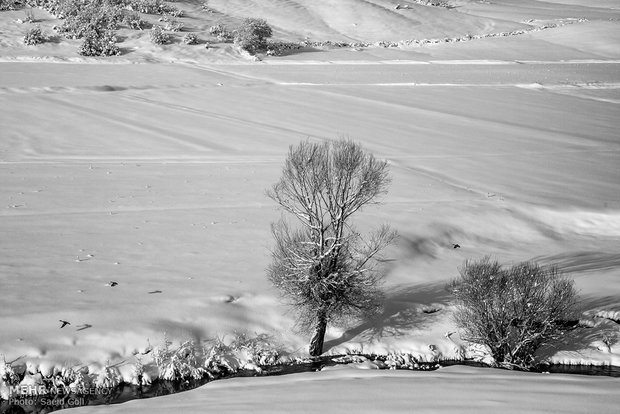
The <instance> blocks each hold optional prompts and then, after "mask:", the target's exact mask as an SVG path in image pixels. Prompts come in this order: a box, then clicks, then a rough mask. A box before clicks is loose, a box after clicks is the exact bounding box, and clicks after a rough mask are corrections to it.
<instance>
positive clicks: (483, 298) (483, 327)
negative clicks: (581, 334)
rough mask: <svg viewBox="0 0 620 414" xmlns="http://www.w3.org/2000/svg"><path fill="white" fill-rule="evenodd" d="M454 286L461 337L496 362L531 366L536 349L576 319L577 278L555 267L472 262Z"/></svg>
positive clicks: (561, 333) (457, 320)
mask: <svg viewBox="0 0 620 414" xmlns="http://www.w3.org/2000/svg"><path fill="white" fill-rule="evenodd" d="M450 288H451V290H452V292H453V294H454V296H455V298H456V300H457V309H456V312H455V313H454V320H455V322H456V324H457V325H458V326H459V328H460V329H461V330H462V336H463V338H464V339H466V340H468V341H470V342H474V343H477V344H481V345H484V346H486V347H487V348H488V350H489V351H490V353H491V356H492V357H493V359H494V360H495V363H496V364H497V365H498V366H504V367H508V368H514V367H516V368H522V369H528V368H531V367H532V366H533V365H534V355H535V353H536V350H538V349H539V348H540V347H541V346H543V345H545V344H548V343H550V342H553V341H554V340H557V339H559V338H560V337H561V336H562V335H563V333H564V332H565V331H566V330H567V329H569V326H568V324H567V321H570V320H573V319H574V312H575V306H576V302H577V293H576V290H575V288H574V284H573V281H572V280H570V279H567V278H566V277H564V276H562V275H561V274H560V273H558V271H557V269H556V268H555V267H540V266H538V265H537V264H535V263H529V262H524V263H519V264H517V265H514V266H511V267H509V268H504V267H502V266H501V265H500V264H499V263H497V262H496V261H491V260H490V259H489V258H485V259H482V260H480V261H468V262H466V263H465V265H464V266H463V267H462V268H461V269H460V278H458V279H456V280H455V281H453V282H452V283H451V285H450Z"/></svg>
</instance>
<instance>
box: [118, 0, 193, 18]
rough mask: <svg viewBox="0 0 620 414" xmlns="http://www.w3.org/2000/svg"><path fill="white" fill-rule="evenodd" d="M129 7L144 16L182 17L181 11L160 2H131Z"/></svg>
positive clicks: (144, 0)
mask: <svg viewBox="0 0 620 414" xmlns="http://www.w3.org/2000/svg"><path fill="white" fill-rule="evenodd" d="M129 7H130V8H131V9H132V10H135V11H138V12H140V13H145V14H169V15H171V16H174V17H181V16H183V11H182V10H179V9H177V8H176V7H174V6H171V5H169V4H166V3H164V2H163V1H161V0H131V1H130V2H129Z"/></svg>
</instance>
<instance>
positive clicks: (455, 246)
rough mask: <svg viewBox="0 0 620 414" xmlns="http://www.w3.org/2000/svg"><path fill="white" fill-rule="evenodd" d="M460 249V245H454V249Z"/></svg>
mask: <svg viewBox="0 0 620 414" xmlns="http://www.w3.org/2000/svg"><path fill="white" fill-rule="evenodd" d="M459 247H461V246H460V245H459V244H456V243H455V244H453V245H452V248H453V249H458V248H459Z"/></svg>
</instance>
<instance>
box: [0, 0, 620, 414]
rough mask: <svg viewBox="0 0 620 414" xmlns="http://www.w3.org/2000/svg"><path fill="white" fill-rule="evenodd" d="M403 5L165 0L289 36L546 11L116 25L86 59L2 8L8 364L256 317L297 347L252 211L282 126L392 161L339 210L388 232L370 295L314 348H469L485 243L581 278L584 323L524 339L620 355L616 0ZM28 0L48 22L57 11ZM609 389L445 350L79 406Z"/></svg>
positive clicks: (352, 23) (353, 401)
mask: <svg viewBox="0 0 620 414" xmlns="http://www.w3.org/2000/svg"><path fill="white" fill-rule="evenodd" d="M396 3H397V2H396V1H388V0H373V1H358V0H347V1H321V2H318V1H313V0H297V1H269V2H262V1H245V0H244V1H241V0H235V1H232V0H230V1H229V0H227V1H223V0H222V1H219V0H217V1H216V0H211V1H209V7H212V8H213V9H215V10H218V13H219V14H216V15H215V16H211V15H209V14H205V13H204V12H202V11H201V10H199V5H197V3H194V2H178V3H177V2H175V3H174V4H175V5H178V6H179V7H181V8H184V10H186V11H187V17H185V18H182V20H183V19H185V20H183V21H184V22H186V27H187V28H188V30H195V31H196V32H197V33H198V34H199V36H202V37H203V38H204V39H207V38H208V34H207V33H208V28H209V27H210V26H211V25H213V24H215V23H216V22H218V21H222V22H224V23H227V24H230V25H232V24H235V23H236V22H238V21H239V19H240V18H243V17H246V16H253V17H263V18H265V19H266V20H267V21H268V22H269V23H271V24H272V25H273V26H274V29H275V30H274V33H275V37H276V38H278V39H281V40H287V41H300V40H303V39H304V38H306V37H309V38H310V39H311V40H334V41H347V42H358V41H359V42H362V41H363V42H378V41H400V40H406V39H431V38H433V39H434V38H452V37H456V36H464V35H467V34H489V33H501V32H509V31H512V30H522V29H525V28H528V27H534V26H541V25H543V24H547V23H558V24H559V25H558V27H554V28H548V29H545V30H540V31H528V32H527V33H525V34H521V35H518V36H497V37H487V38H482V39H476V40H471V41H467V42H458V43H453V42H451V43H446V42H444V43H437V44H429V45H412V46H407V47H404V46H402V47H398V48H381V47H368V48H362V49H361V50H357V49H351V48H332V49H329V48H326V49H316V50H310V49H308V50H304V51H299V52H295V53H293V54H291V55H288V56H284V57H267V58H265V60H264V61H261V62H253V61H252V62H251V61H248V60H244V59H243V58H242V57H241V56H240V55H239V53H238V52H236V51H235V49H234V48H233V47H232V46H231V45H224V44H221V45H216V47H212V48H210V49H208V50H207V49H205V48H204V47H200V46H197V47H190V46H187V45H183V44H181V43H173V44H170V45H167V46H163V47H162V46H156V45H152V44H150V43H149V41H148V31H145V32H139V33H138V32H136V31H128V30H127V31H126V32H122V33H121V34H123V35H124V40H123V42H122V43H121V44H120V46H121V47H122V48H124V50H125V53H124V54H123V55H122V56H120V57H117V58H106V59H93V58H89V59H87V58H82V57H79V56H78V55H77V53H76V50H77V47H78V46H79V41H73V40H71V41H69V40H61V41H58V42H49V43H45V44H43V45H41V46H37V47H31V46H23V44H22V38H23V34H24V32H25V31H26V30H27V25H25V24H18V23H16V19H17V18H21V17H23V11H16V12H0V108H2V109H1V110H0V252H1V253H0V289H1V292H2V294H1V295H0V298H1V299H0V354H2V355H3V356H4V358H5V360H6V361H15V363H14V364H15V365H20V364H28V367H29V369H30V370H32V371H33V372H34V371H37V370H38V371H40V372H42V373H51V372H53V370H54V369H60V368H62V367H78V366H88V367H89V369H90V371H91V372H92V373H97V372H100V371H101V369H102V368H103V367H105V366H106V365H116V364H118V366H120V367H121V371H122V372H123V373H124V374H125V373H127V372H130V371H131V367H132V366H133V364H134V363H135V362H136V357H135V355H136V354H138V355H139V354H141V353H144V352H146V350H147V349H148V347H149V345H152V346H158V345H160V344H161V343H162V340H163V337H164V334H165V335H166V336H167V337H168V338H170V339H171V340H173V341H174V343H175V344H178V343H179V342H181V341H184V340H188V339H192V340H195V341H197V342H202V341H205V340H207V339H210V338H213V337H216V336H219V337H224V338H230V337H231V336H232V335H233V333H234V332H235V331H242V332H248V333H250V334H254V333H269V334H271V335H273V337H274V341H276V342H278V343H279V344H280V345H281V346H282V347H283V348H284V349H286V350H287V351H288V352H289V353H290V354H291V355H292V356H304V355H306V354H307V342H308V337H306V336H303V335H301V334H298V333H296V332H295V331H294V330H293V326H294V315H293V314H291V313H290V312H289V309H288V308H287V307H286V306H285V305H284V304H283V303H282V302H281V300H280V298H279V296H278V292H276V291H275V290H274V289H273V288H272V287H271V286H270V284H269V282H268V281H267V280H266V277H265V268H266V266H267V265H268V263H269V261H270V251H269V249H270V247H271V245H272V236H271V233H270V223H271V222H273V221H276V220H277V219H278V218H279V217H280V214H281V213H280V212H279V211H278V210H277V209H276V207H275V205H274V203H273V202H272V201H271V200H269V199H268V198H267V197H266V196H265V194H264V191H265V189H267V188H268V187H269V186H271V185H272V184H273V183H274V182H275V181H276V180H277V179H278V178H279V174H280V171H281V167H282V164H283V161H284V158H285V156H286V153H287V151H288V146H289V145H291V144H296V143H298V142H299V141H301V140H304V139H311V140H321V139H337V138H338V137H341V136H348V137H350V138H352V139H354V140H356V141H359V142H361V143H362V144H363V145H364V146H365V148H366V149H368V150H369V151H371V152H373V153H374V154H375V155H377V156H378V157H380V158H383V159H387V160H388V161H389V163H390V168H391V174H392V185H391V187H390V192H389V194H388V195H387V196H386V197H385V198H384V199H383V202H382V204H380V205H377V206H369V207H368V208H367V209H365V210H363V211H362V212H361V213H360V215H359V216H358V221H357V222H356V227H357V228H358V229H359V230H362V231H365V230H368V229H370V228H372V227H374V226H378V225H380V224H382V223H389V224H390V225H392V226H393V227H394V228H395V229H396V230H397V231H398V232H399V233H400V239H399V242H398V243H397V244H396V245H394V246H392V247H391V248H390V249H388V250H387V251H386V253H385V259H386V261H385V262H384V268H385V272H386V293H387V299H386V303H385V309H384V311H383V313H382V314H381V315H379V316H378V317H377V318H375V319H374V320H371V321H366V322H360V323H359V324H357V325H352V326H349V327H346V328H333V327H332V328H331V329H330V330H329V331H328V337H327V342H326V346H325V350H326V352H327V353H331V354H340V353H346V352H363V353H373V352H374V353H381V354H386V353H390V352H403V353H409V354H412V355H414V356H415V357H416V358H418V359H420V360H424V361H433V360H440V359H454V358H461V357H462V356H463V355H464V353H465V355H467V356H473V353H472V352H471V351H470V350H469V348H468V347H467V344H466V343H464V342H463V341H462V340H461V339H460V337H459V335H458V331H457V328H456V327H455V326H454V324H453V322H452V320H451V316H450V315H451V308H452V298H451V296H450V294H449V292H448V291H447V290H446V289H445V285H446V283H447V282H449V281H450V280H451V279H452V278H454V277H456V276H457V275H458V267H459V266H461V265H462V264H463V262H464V261H465V260H467V259H478V258H481V257H484V256H486V255H490V256H492V257H494V258H496V259H497V260H499V261H500V262H504V263H514V262H519V261H524V260H536V261H538V262H540V263H542V264H557V265H558V266H559V267H560V269H561V270H563V271H565V272H566V273H567V274H569V275H570V276H571V277H572V278H574V280H575V283H576V286H577V288H578V289H579V291H580V295H581V298H582V303H581V306H582V309H583V314H582V321H583V324H584V325H586V326H591V328H583V329H580V330H577V331H575V332H573V333H571V334H570V335H569V336H568V337H567V338H566V340H565V341H563V342H561V343H559V344H558V345H557V346H556V347H554V348H547V349H544V350H542V351H541V354H540V356H541V358H547V359H548V360H549V361H551V362H559V363H572V364H595V365H616V366H619V365H620V344H619V343H618V340H616V341H615V342H613V343H611V344H610V345H608V344H607V343H606V342H608V341H606V340H605V338H606V337H607V338H608V337H609V335H613V334H615V333H617V332H618V326H619V325H618V324H617V322H614V320H616V321H617V320H618V317H617V315H618V313H619V312H620V253H619V249H618V246H620V134H619V133H618V131H619V129H620V128H619V127H620V106H619V104H620V88H619V85H620V63H619V62H620V30H619V29H620V24H619V23H618V19H619V18H620V10H619V8H620V4H619V3H618V1H614V0H597V1H585V0H582V1H578V0H570V1H568V0H564V1H560V0H553V1H549V0H548V1H546V2H542V1H535V0H523V1H516V0H514V1H509V0H496V1H493V2H479V1H467V0H455V1H452V2H451V3H454V5H456V6H457V7H456V8H454V9H446V8H438V7H430V6H422V5H419V4H414V3H413V2H411V3H410V7H409V8H407V9H402V8H401V9H398V10H396V9H395V6H396ZM400 3H401V4H405V2H400ZM35 12H36V14H37V16H39V17H40V19H41V22H40V24H41V27H42V28H43V29H44V31H45V30H47V31H48V33H50V34H51V27H52V26H53V25H54V24H57V23H58V21H57V20H55V19H53V18H52V17H51V16H49V15H47V14H46V13H45V12H43V11H42V10H36V11H35ZM218 19H219V20H218ZM560 23H561V24H560ZM123 30H125V29H123ZM454 244H458V245H459V246H460V248H458V249H454V248H453V245H454ZM112 282H114V283H112ZM430 309H433V310H438V312H434V313H427V312H425V311H428V310H430ZM61 320H62V321H67V322H69V324H65V326H64V327H61V325H62V323H61V322H60V321H61ZM605 335H608V336H605ZM617 338H620V335H618V336H617ZM145 358H146V357H145ZM357 378H361V379H360V380H357ZM618 385H619V383H618V380H617V379H614V378H589V377H581V376H565V375H534V374H523V373H510V372H499V371H493V370H479V369H472V368H464V367H452V368H447V369H441V370H439V371H437V372H432V373H429V372H385V371H360V370H355V371H353V370H343V371H332V372H321V373H314V374H310V373H309V374H302V375H291V376H283V377H278V378H257V379H234V380H225V381H219V382H214V383H210V384H209V385H207V386H206V387H203V388H201V389H198V390H194V391H191V392H188V393H183V394H179V395H175V396H170V397H166V398H157V399H154V400H148V401H146V400H145V401H133V402H129V403H126V404H122V405H118V406H110V407H95V408H83V409H81V410H83V411H89V412H90V411H94V412H102V413H103V412H114V411H115V412H171V411H172V410H176V411H182V412H190V413H191V412H203V411H206V410H211V407H218V409H217V410H216V411H232V412H247V411H254V412H291V411H293V412H295V411H297V412H305V411H310V410H312V411H315V410H316V409H318V408H320V411H325V412H340V411H344V410H355V411H359V412H436V411H437V412H472V413H473V412H476V413H478V412H583V413H586V412H588V413H591V412H612V411H613V412H615V410H616V408H615V407H617V406H618V404H620V397H619V396H618V393H617V390H618ZM474 402H477V404H474ZM315 404H317V405H315ZM219 408H221V409H219ZM158 410H159V411H158ZM468 410H469V411H468ZM76 412H80V410H77V411H76Z"/></svg>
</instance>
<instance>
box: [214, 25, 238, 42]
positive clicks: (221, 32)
mask: <svg viewBox="0 0 620 414" xmlns="http://www.w3.org/2000/svg"><path fill="white" fill-rule="evenodd" d="M209 33H210V34H211V36H214V37H215V38H216V39H217V40H219V41H220V42H230V41H232V40H233V35H232V33H231V32H230V31H229V30H228V29H227V28H226V26H224V25H223V24H216V25H215V26H211V27H210V28H209Z"/></svg>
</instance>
